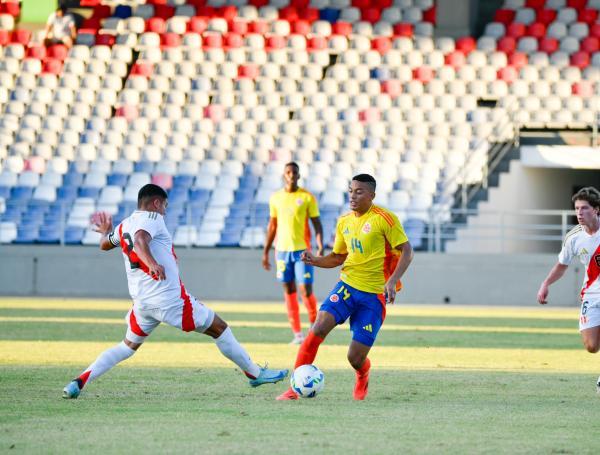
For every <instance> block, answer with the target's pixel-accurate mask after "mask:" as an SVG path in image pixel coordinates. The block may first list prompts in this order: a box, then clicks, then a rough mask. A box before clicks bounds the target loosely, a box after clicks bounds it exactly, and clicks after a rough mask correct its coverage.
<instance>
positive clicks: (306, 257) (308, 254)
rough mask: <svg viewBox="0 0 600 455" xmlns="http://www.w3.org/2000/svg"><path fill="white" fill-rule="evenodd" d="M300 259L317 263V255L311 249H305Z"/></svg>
mask: <svg viewBox="0 0 600 455" xmlns="http://www.w3.org/2000/svg"><path fill="white" fill-rule="evenodd" d="M300 259H301V260H302V262H304V263H305V264H308V265H315V257H314V256H313V254H312V253H311V252H310V251H304V252H303V253H302V255H300Z"/></svg>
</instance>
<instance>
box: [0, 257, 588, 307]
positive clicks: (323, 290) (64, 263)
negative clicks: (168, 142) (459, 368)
mask: <svg viewBox="0 0 600 455" xmlns="http://www.w3.org/2000/svg"><path fill="white" fill-rule="evenodd" d="M177 254H178V256H179V259H180V267H181V271H182V278H183V281H184V283H186V287H187V288H188V290H189V291H190V292H191V293H193V294H194V295H195V296H197V297H198V298H200V299H206V300H215V299H216V300H281V288H280V285H279V284H278V283H276V281H275V277H274V273H273V272H266V271H264V270H263V269H262V267H261V265H260V257H261V253H260V251H258V250H243V249H190V250H186V249H180V250H178V251H177ZM0 258H2V260H1V261H0V295H23V296H29V295H40V296H68V297H76V296H81V297H121V298H124V297H127V296H128V294H127V284H126V280H125V273H124V269H123V267H124V265H123V259H122V256H121V254H120V253H119V252H118V251H116V250H113V251H111V252H108V253H106V252H104V253H103V252H101V251H99V250H98V249H97V248H93V247H58V246H56V247H53V246H45V247H42V246H39V247H37V246H29V247H28V246H0ZM555 261H556V255H554V254H553V255H535V254H534V255H526V254H521V255H491V254H429V253H417V254H416V256H415V259H414V261H413V263H412V264H411V267H410V269H409V271H408V273H407V275H406V277H405V279H404V282H405V289H404V291H403V292H402V293H401V295H400V299H399V300H400V301H402V302H406V303H448V302H449V303H454V304H480V305H487V304H491V305H529V306H534V305H536V303H535V296H536V293H537V289H538V286H539V283H540V282H541V280H542V279H543V278H544V277H545V276H546V274H547V273H548V271H549V269H550V268H551V267H552V265H553V264H554V263H555ZM338 273H339V270H338V269H332V270H322V269H319V270H318V272H317V273H316V281H315V291H316V294H317V297H318V299H322V298H324V297H325V296H326V295H327V293H328V292H329V291H330V289H331V288H332V287H333V285H334V284H335V283H336V282H337V277H338ZM582 279H583V278H582V270H581V266H579V265H578V264H577V265H576V264H573V266H571V267H570V268H569V270H568V272H567V274H566V276H565V277H563V279H562V280H561V281H559V282H557V283H556V284H555V285H553V287H552V288H551V295H550V297H551V298H550V302H551V303H554V304H556V305H571V306H575V305H578V304H579V302H578V299H577V296H578V292H579V288H580V286H581V281H582Z"/></svg>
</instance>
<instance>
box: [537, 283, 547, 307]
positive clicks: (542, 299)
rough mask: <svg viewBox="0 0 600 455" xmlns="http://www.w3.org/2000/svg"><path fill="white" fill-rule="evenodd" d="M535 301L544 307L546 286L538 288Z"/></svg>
mask: <svg viewBox="0 0 600 455" xmlns="http://www.w3.org/2000/svg"><path fill="white" fill-rule="evenodd" d="M537 301H538V303H539V304H540V305H545V304H547V303H548V286H546V285H545V284H544V283H542V285H541V286H540V290H539V291H538V293H537Z"/></svg>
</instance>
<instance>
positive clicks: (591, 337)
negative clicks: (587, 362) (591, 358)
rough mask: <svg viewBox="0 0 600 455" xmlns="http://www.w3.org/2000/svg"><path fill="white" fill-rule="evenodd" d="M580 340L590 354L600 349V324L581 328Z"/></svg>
mask: <svg viewBox="0 0 600 455" xmlns="http://www.w3.org/2000/svg"><path fill="white" fill-rule="evenodd" d="M581 340H582V341H583V346H584V347H585V349H586V350H587V351H588V352H590V353H592V354H595V353H596V352H598V351H599V350H600V326H597V327H591V328H589V329H584V330H582V331H581Z"/></svg>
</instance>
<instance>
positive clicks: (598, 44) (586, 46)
mask: <svg viewBox="0 0 600 455" xmlns="http://www.w3.org/2000/svg"><path fill="white" fill-rule="evenodd" d="M579 49H580V50H582V51H584V52H587V53H588V54H593V53H594V52H598V51H599V50H600V40H599V39H598V38H597V37H595V36H588V37H586V38H584V39H583V40H581V44H580V46H579Z"/></svg>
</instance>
